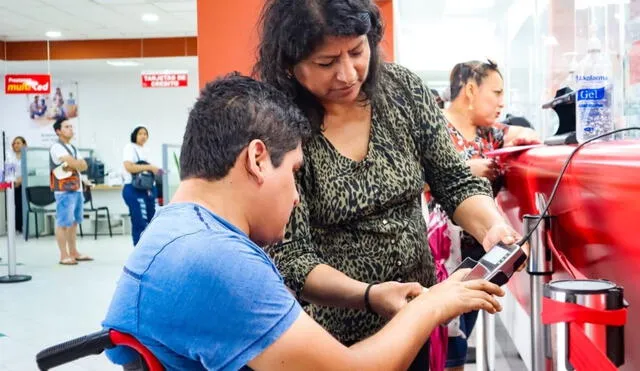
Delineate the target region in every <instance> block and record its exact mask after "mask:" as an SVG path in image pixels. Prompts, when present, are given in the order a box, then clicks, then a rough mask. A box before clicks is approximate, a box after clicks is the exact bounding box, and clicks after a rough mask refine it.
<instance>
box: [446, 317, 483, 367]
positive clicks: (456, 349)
mask: <svg viewBox="0 0 640 371" xmlns="http://www.w3.org/2000/svg"><path fill="white" fill-rule="evenodd" d="M477 319H478V311H477V310H474V311H471V312H469V313H465V314H463V315H461V316H460V330H461V331H462V332H463V333H464V335H465V337H466V338H463V337H462V336H457V337H450V338H449V344H448V346H447V362H446V364H445V365H446V367H459V366H464V363H465V361H466V359H467V348H469V344H468V339H469V335H471V330H473V326H475V324H476V320H477Z"/></svg>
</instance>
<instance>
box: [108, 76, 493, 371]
mask: <svg viewBox="0 0 640 371" xmlns="http://www.w3.org/2000/svg"><path fill="white" fill-rule="evenodd" d="M309 135H310V126H309V123H308V121H307V119H306V118H305V117H304V115H303V114H302V112H301V111H300V110H299V109H298V108H297V107H296V106H295V105H294V104H293V102H291V101H290V100H289V99H288V98H287V97H286V96H285V95H284V94H283V93H281V92H279V91H278V90H276V89H275V88H273V87H271V86H269V85H266V84H264V83H261V82H258V81H255V80H252V79H250V78H248V77H243V76H239V75H237V74H232V75H229V76H226V77H224V78H221V79H218V80H216V81H214V82H212V83H209V84H208V85H207V86H206V87H205V88H204V90H203V91H202V94H201V95H200V98H199V99H198V101H197V102H196V103H195V105H194V107H193V109H192V111H191V113H190V115H189V120H188V123H187V128H186V132H185V135H184V141H183V144H182V152H181V155H180V177H181V183H180V186H179V187H178V190H177V191H176V193H175V195H174V197H173V199H172V200H171V204H169V205H168V206H166V207H163V208H161V209H160V210H159V211H158V212H157V213H156V216H155V217H154V219H153V221H152V222H151V223H150V224H149V226H148V227H147V229H146V230H145V232H144V233H143V235H142V237H141V239H140V241H139V243H138V245H137V246H136V249H135V250H134V251H133V253H132V254H131V256H130V257H129V259H128V261H127V262H126V264H125V266H124V268H123V273H122V276H121V278H120V281H119V282H118V286H117V288H116V292H115V294H114V297H113V300H112V302H111V306H110V308H109V311H108V313H107V316H106V319H105V320H104V322H103V325H104V327H106V328H114V329H117V330H119V331H121V332H125V333H129V334H131V335H133V336H134V337H136V338H137V339H138V340H140V341H141V342H142V343H143V344H144V345H145V346H146V347H147V348H148V349H149V350H150V351H151V352H152V353H153V354H154V355H155V356H156V357H157V358H158V359H159V360H160V362H161V363H162V364H163V365H164V367H165V368H166V369H167V370H237V369H242V368H252V369H267V370H268V369H280V370H299V369H343V368H348V369H359V370H363V369H371V368H376V369H398V368H406V367H407V366H408V365H409V364H410V363H411V361H412V359H413V358H414V357H415V355H416V354H417V352H418V350H419V349H420V348H421V346H422V345H423V344H424V343H425V342H426V340H427V338H428V337H429V334H430V333H431V331H432V330H433V328H434V327H435V326H437V325H438V324H439V323H441V322H444V321H446V320H447V319H449V318H452V317H454V316H456V315H459V314H460V313H463V312H466V311H469V310H473V309H485V310H488V311H490V312H495V311H497V310H499V309H500V305H499V304H498V302H497V301H496V300H495V298H493V297H492V295H491V294H498V295H501V294H502V291H501V289H500V288H499V287H497V286H495V285H492V284H490V283H488V282H486V281H480V280H479V281H470V282H461V281H460V280H461V277H462V276H463V275H464V274H466V271H463V272H460V273H459V274H456V275H453V276H452V278H451V279H450V280H447V281H445V282H443V283H441V284H439V285H436V286H434V287H433V288H431V289H430V290H429V291H428V292H423V289H422V287H421V286H420V285H419V284H417V283H406V284H401V283H393V284H392V285H391V286H390V287H393V288H394V290H399V291H402V292H404V296H403V298H405V297H406V298H412V299H413V300H411V302H410V303H408V304H407V305H405V306H404V308H403V309H402V310H400V312H398V314H397V315H396V316H395V317H394V318H393V319H392V320H391V321H390V322H389V323H388V325H387V326H386V327H385V328H384V329H383V330H381V331H380V332H379V333H378V334H375V335H373V336H372V337H371V338H369V339H367V340H365V341H362V342H360V343H358V344H355V345H353V346H352V347H350V348H347V347H346V346H344V345H342V344H340V343H339V342H338V341H337V340H335V339H334V338H333V337H331V335H330V334H329V333H328V332H326V331H325V330H324V329H322V327H320V326H319V325H318V324H317V323H315V322H314V321H313V320H312V319H311V318H310V317H309V316H308V315H307V314H305V313H304V312H303V311H302V310H301V308H300V305H299V304H298V303H297V302H296V300H295V299H294V297H293V296H292V295H291V293H290V292H289V291H288V289H287V288H286V287H285V285H284V283H283V280H282V277H281V276H280V274H279V273H278V270H277V268H276V267H275V265H274V264H273V262H272V261H271V260H270V259H269V257H268V256H267V255H266V254H265V252H264V251H263V250H262V249H261V248H260V245H266V244H270V243H275V242H278V241H280V240H281V239H282V238H283V234H284V228H285V225H286V223H287V222H288V219H289V217H290V214H291V211H292V210H293V208H294V207H295V206H296V204H297V203H298V202H299V195H298V192H297V188H296V184H295V173H296V171H298V170H299V169H300V167H301V166H302V149H301V143H302V141H303V140H305V139H307V138H308V137H309ZM367 291H368V289H367ZM362 295H363V296H362V297H363V301H362V309H363V310H364V309H365V300H366V299H364V297H365V296H366V293H365V288H363V289H362ZM107 355H108V356H109V358H110V359H111V360H113V361H114V362H115V363H119V364H126V363H129V362H132V361H134V360H135V359H136V355H135V354H134V353H133V351H131V350H129V349H127V348H121V347H118V348H114V349H111V350H109V351H107Z"/></svg>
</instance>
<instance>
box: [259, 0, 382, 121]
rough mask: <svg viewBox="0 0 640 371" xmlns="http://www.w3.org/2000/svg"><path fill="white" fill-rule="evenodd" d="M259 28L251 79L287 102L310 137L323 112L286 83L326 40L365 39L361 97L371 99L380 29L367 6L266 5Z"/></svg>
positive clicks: (319, 0)
mask: <svg viewBox="0 0 640 371" xmlns="http://www.w3.org/2000/svg"><path fill="white" fill-rule="evenodd" d="M260 24H261V35H260V46H259V48H258V61H257V63H256V65H255V66H254V69H253V73H254V75H255V76H258V77H259V78H260V79H261V80H262V81H265V82H268V83H270V84H272V85H273V86H275V87H276V88H278V89H280V90H282V91H284V92H285V93H287V94H288V95H289V96H290V97H292V98H293V99H294V101H295V102H296V104H298V106H299V107H300V108H301V109H302V110H303V111H304V113H305V114H306V115H307V117H308V118H309V120H310V121H311V127H312V129H313V131H314V132H316V133H317V132H320V131H321V130H322V122H323V118H324V108H323V107H322V105H321V104H320V102H319V101H318V99H317V98H316V97H314V96H313V95H312V94H311V93H310V92H309V91H307V90H306V89H305V88H304V87H303V86H302V85H300V83H298V82H297V80H296V79H295V78H293V77H292V75H291V71H292V69H293V66H295V65H296V64H297V63H299V62H300V61H302V60H303V59H305V58H307V57H308V56H309V55H310V54H311V53H312V52H313V51H314V50H315V49H316V48H317V47H318V46H320V44H321V43H322V42H323V41H324V39H325V38H326V37H327V36H361V35H367V38H368V41H369V47H370V49H371V59H370V61H369V74H368V76H367V78H366V80H365V81H364V83H363V85H362V92H363V93H364V102H368V101H371V100H373V99H374V97H375V92H376V87H377V83H378V77H379V68H380V63H381V61H380V60H381V55H380V48H379V44H380V40H382V35H383V33H384V27H383V24H382V19H381V17H380V11H379V9H378V7H377V6H376V5H375V4H374V3H373V2H372V1H371V0H268V1H267V2H266V3H265V6H264V8H263V10H262V16H261V18H260ZM364 102H363V103H364Z"/></svg>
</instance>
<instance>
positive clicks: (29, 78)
mask: <svg viewBox="0 0 640 371" xmlns="http://www.w3.org/2000/svg"><path fill="white" fill-rule="evenodd" d="M4 93H5V94H49V93H51V75H5V76H4Z"/></svg>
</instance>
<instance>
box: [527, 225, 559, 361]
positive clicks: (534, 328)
mask: <svg viewBox="0 0 640 371" xmlns="http://www.w3.org/2000/svg"><path fill="white" fill-rule="evenodd" d="M538 218H540V216H539V215H525V216H524V219H523V229H524V230H523V234H527V233H529V232H530V231H531V230H532V229H533V227H534V226H535V224H536V222H537V221H538ZM550 224H551V218H550V217H549V216H546V217H545V218H544V220H543V222H542V223H540V224H539V226H538V228H537V230H536V231H534V232H533V233H532V234H531V237H530V238H529V241H528V242H529V249H530V250H529V261H528V262H527V272H528V273H529V286H530V295H531V297H530V300H529V302H530V314H531V317H530V325H531V370H532V371H545V370H546V369H547V366H546V357H545V327H544V324H543V323H542V319H541V316H542V296H543V288H544V285H545V283H548V282H549V281H550V280H551V276H552V274H553V259H552V256H551V251H550V250H549V247H548V246H547V243H546V238H545V237H546V234H547V231H548V230H549V229H550V228H551V226H550Z"/></svg>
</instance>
